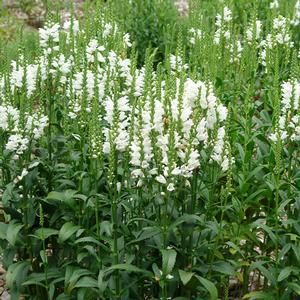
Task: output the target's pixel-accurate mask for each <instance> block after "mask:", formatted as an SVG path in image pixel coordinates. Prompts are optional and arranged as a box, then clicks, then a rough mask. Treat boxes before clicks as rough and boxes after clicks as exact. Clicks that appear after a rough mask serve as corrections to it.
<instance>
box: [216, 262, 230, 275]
mask: <svg viewBox="0 0 300 300" xmlns="http://www.w3.org/2000/svg"><path fill="white" fill-rule="evenodd" d="M212 269H213V270H214V271H217V272H219V273H222V274H225V275H231V276H233V275H234V274H235V271H234V268H233V267H232V265H231V264H230V263H228V262H226V261H219V262H215V263H214V264H213V265H212Z"/></svg>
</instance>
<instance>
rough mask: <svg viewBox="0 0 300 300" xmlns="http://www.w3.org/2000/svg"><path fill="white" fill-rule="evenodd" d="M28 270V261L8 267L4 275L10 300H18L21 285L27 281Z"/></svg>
mask: <svg viewBox="0 0 300 300" xmlns="http://www.w3.org/2000/svg"><path fill="white" fill-rule="evenodd" d="M29 268H30V263H29V262H28V261H20V262H17V263H14V264H12V265H10V266H9V267H8V270H7V273H6V286H7V287H8V288H9V289H10V293H11V296H12V297H11V298H12V299H19V296H20V293H21V292H22V290H23V289H22V283H23V282H24V281H25V280H26V279H27V273H28V271H29Z"/></svg>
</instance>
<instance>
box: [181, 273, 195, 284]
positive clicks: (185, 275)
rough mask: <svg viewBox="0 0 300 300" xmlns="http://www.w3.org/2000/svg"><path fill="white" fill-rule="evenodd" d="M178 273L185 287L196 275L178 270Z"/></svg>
mask: <svg viewBox="0 0 300 300" xmlns="http://www.w3.org/2000/svg"><path fill="white" fill-rule="evenodd" d="M178 272H179V277H180V280H181V281H182V284H183V285H187V284H188V283H189V281H190V280H191V279H192V277H193V276H194V274H195V273H193V272H186V271H184V270H178Z"/></svg>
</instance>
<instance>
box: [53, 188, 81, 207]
mask: <svg viewBox="0 0 300 300" xmlns="http://www.w3.org/2000/svg"><path fill="white" fill-rule="evenodd" d="M76 193H77V191H75V190H66V191H64V192H56V191H53V192H50V193H49V194H48V196H47V199H49V200H59V201H61V202H63V203H66V204H67V205H69V206H70V207H74V205H75V195H76Z"/></svg>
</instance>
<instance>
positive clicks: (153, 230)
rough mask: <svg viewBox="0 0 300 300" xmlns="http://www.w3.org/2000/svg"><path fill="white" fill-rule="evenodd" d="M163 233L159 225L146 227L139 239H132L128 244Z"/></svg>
mask: <svg viewBox="0 0 300 300" xmlns="http://www.w3.org/2000/svg"><path fill="white" fill-rule="evenodd" d="M160 233H161V229H160V228H159V227H146V228H144V229H143V230H142V231H141V233H140V235H139V236H138V238H137V239H135V240H133V241H130V242H129V243H127V245H131V244H134V243H137V242H140V241H143V240H147V239H150V238H152V237H154V236H157V235H159V234H160Z"/></svg>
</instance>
